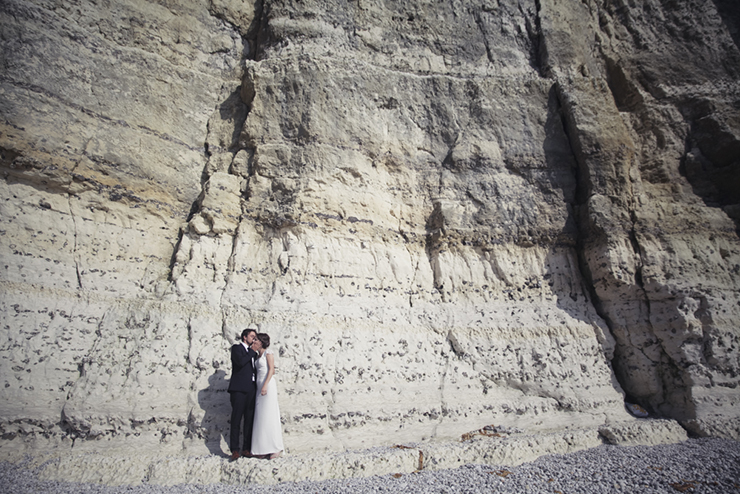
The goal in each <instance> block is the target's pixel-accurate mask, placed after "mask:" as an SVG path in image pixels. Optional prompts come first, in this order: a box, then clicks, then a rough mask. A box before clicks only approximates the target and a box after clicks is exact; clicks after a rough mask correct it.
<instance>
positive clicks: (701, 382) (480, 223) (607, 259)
mask: <svg viewBox="0 0 740 494" xmlns="http://www.w3.org/2000/svg"><path fill="white" fill-rule="evenodd" d="M739 19H740V16H739V15H738V7H737V6H736V5H735V4H734V3H733V2H731V1H729V0H715V1H711V0H683V1H668V0H665V1H659V0H650V1H644V2H629V1H626V0H584V1H576V0H568V1H563V0H537V1H535V0H531V1H530V0H491V1H485V2H466V1H458V0H451V1H446V2H429V1H424V0H414V1H403V2H392V1H385V2H371V1H367V0H356V1H331V2H330V1H322V0H311V1H302V2H292V1H287V0H286V1H272V0H271V1H267V0H265V1H263V2H256V3H250V2H240V1H229V0H211V1H206V0H202V1H178V0H169V1H159V2H157V1H151V2H139V1H134V0H123V1H120V2H105V1H101V2H85V1H81V2H76V1H72V0H68V1H65V0H61V1H45V0H37V1H32V0H7V1H4V2H2V4H1V5H0V29H1V30H0V33H1V35H0V43H1V46H0V58H1V59H2V66H3V71H2V74H0V111H1V112H2V117H3V118H2V119H0V150H1V151H2V161H1V163H0V167H1V168H2V170H1V171H2V180H0V187H1V188H2V196H1V197H2V200H1V201H0V256H1V259H2V263H0V273H1V276H0V283H1V285H2V293H3V296H2V299H1V300H0V304H1V306H2V308H1V311H0V331H2V339H1V340H0V376H2V377H1V378H0V381H1V382H0V430H2V434H3V441H2V447H3V448H11V449H14V448H16V449H17V448H21V449H22V448H38V447H41V445H49V444H51V445H68V446H72V445H74V447H75V448H83V449H84V448H90V449H101V448H105V447H109V446H110V447H113V446H119V445H123V446H126V445H138V444H146V445H151V446H156V447H157V448H160V449H161V450H166V451H179V450H182V449H185V450H187V451H196V452H197V451H201V450H205V448H208V450H210V451H211V452H218V451H220V450H221V449H223V448H225V443H224V442H223V436H224V434H227V433H228V428H229V426H228V423H227V422H228V414H229V409H230V408H229V402H228V395H227V393H226V391H225V390H226V387H227V385H228V377H229V373H230V363H229V353H228V348H229V346H230V345H231V344H232V343H233V342H234V341H235V339H236V338H237V335H238V333H239V332H241V330H242V329H243V328H244V327H247V326H249V325H252V326H258V327H259V328H260V329H261V330H262V331H265V332H267V333H269V334H270V335H271V337H272V339H273V342H274V350H275V352H276V359H277V365H278V374H277V379H278V383H279V393H280V405H281V412H282V417H283V422H284V430H285V442H286V446H287V448H288V449H289V451H291V452H301V451H309V450H317V449H329V450H342V449H355V448H362V447H369V446H375V445H381V444H392V443H397V442H402V441H424V440H428V439H450V438H459V437H460V435H461V434H462V433H465V432H469V431H471V430H474V429H477V428H479V427H482V426H484V425H486V424H498V425H503V426H506V427H517V428H521V429H525V430H528V431H543V432H545V431H552V430H562V429H564V428H566V427H590V426H599V425H604V424H610V423H619V422H624V421H630V420H633V419H632V418H631V417H630V416H629V414H628V413H627V412H626V411H625V408H624V401H625V399H627V400H629V401H630V402H632V403H639V404H641V405H642V406H643V407H645V408H646V409H648V410H649V411H650V412H651V414H652V415H653V416H661V417H666V418H671V419H675V420H678V421H680V422H681V424H682V425H684V427H686V428H687V429H689V430H690V431H692V432H693V433H696V434H700V435H720V436H728V437H735V438H737V437H738V434H740V419H739V418H738V417H739V416H740V412H739V410H740V407H738V402H739V401H740V391H738V389H737V385H738V373H739V372H740V239H739V237H738V231H739V228H740V117H739V115H740V83H739V82H738V80H739V78H740V50H739V49H738V43H739V42H740V31H739V29H740V20H739Z"/></svg>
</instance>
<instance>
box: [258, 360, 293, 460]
mask: <svg viewBox="0 0 740 494" xmlns="http://www.w3.org/2000/svg"><path fill="white" fill-rule="evenodd" d="M268 353H270V354H271V353H272V350H265V354H264V355H262V357H260V358H258V359H257V360H255V361H254V363H255V367H256V368H257V398H256V400H255V404H254V422H253V425H252V451H251V453H252V454H253V455H267V454H272V453H278V452H280V451H282V450H283V449H285V448H284V447H283V427H282V424H281V423H280V407H279V405H278V397H277V383H276V382H275V375H274V374H273V376H272V378H271V379H270V382H269V384H268V385H267V394H266V395H264V396H263V395H262V385H263V384H265V378H266V377H267V371H268V368H267V354H268Z"/></svg>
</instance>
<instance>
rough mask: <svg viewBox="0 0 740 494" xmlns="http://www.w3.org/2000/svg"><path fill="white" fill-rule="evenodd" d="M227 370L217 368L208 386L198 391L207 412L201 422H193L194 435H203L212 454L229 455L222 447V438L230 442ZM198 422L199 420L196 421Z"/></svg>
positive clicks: (199, 398) (229, 404)
mask: <svg viewBox="0 0 740 494" xmlns="http://www.w3.org/2000/svg"><path fill="white" fill-rule="evenodd" d="M228 387H229V381H228V379H226V372H225V371H223V370H217V371H216V372H214V373H213V374H212V375H211V376H210V377H209V378H208V387H207V388H205V389H202V390H200V391H198V404H199V405H200V408H201V410H203V411H204V412H205V414H204V415H203V418H202V419H201V420H200V423H199V424H198V423H194V424H191V431H192V433H193V434H194V435H197V436H198V437H201V438H202V439H203V440H204V441H205V444H206V447H207V448H208V451H210V453H211V454H212V455H218V456H223V457H226V456H228V455H227V454H226V453H225V452H224V450H223V449H222V447H221V442H222V438H223V440H224V441H226V444H228V442H229V430H230V429H229V427H230V426H229V419H230V417H231V402H230V401H229V393H228V391H227V390H228ZM196 422H197V421H196Z"/></svg>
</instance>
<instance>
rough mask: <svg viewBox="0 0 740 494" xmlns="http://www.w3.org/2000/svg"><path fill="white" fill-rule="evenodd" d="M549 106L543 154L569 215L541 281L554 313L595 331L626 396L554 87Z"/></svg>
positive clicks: (581, 188)
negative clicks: (588, 253) (587, 249)
mask: <svg viewBox="0 0 740 494" xmlns="http://www.w3.org/2000/svg"><path fill="white" fill-rule="evenodd" d="M547 105H548V108H547V115H548V116H547V121H546V122H545V140H544V142H543V150H544V154H545V160H546V163H547V170H548V178H549V181H550V183H551V184H552V185H553V187H554V188H557V189H559V190H560V191H562V195H563V201H564V202H565V207H566V208H567V217H566V221H565V224H564V225H563V227H562V229H561V230H560V231H559V232H557V233H554V235H553V236H554V237H555V238H552V239H551V241H552V243H553V244H554V245H553V247H552V248H551V249H550V251H549V253H548V256H547V260H546V268H545V272H544V276H543V278H544V282H545V283H547V284H548V285H549V286H550V291H551V292H552V293H553V294H554V296H555V303H556V305H557V307H558V309H560V310H562V311H563V312H565V313H566V314H568V315H569V316H570V317H571V318H573V319H575V320H578V321H581V322H582V323H585V324H586V325H589V326H591V327H593V328H594V333H595V336H596V338H597V340H598V342H599V345H600V346H601V350H602V352H603V353H604V355H605V356H606V360H607V362H608V364H609V366H610V367H611V370H612V372H611V385H612V387H613V388H614V389H615V390H616V391H617V392H618V393H620V394H622V395H623V396H624V395H625V388H624V386H623V385H622V383H621V382H620V380H619V378H618V372H615V369H614V365H615V364H617V363H618V362H617V361H615V355H614V354H613V352H614V343H613V341H614V340H613V338H614V335H613V334H612V330H611V327H610V326H609V324H608V319H607V318H606V317H604V314H603V311H602V308H601V303H600V300H599V297H598V295H597V294H596V290H595V289H594V286H593V280H592V276H591V273H590V271H589V269H588V264H587V263H586V261H585V259H584V256H583V250H584V240H585V239H584V235H585V234H586V230H587V228H586V227H585V225H583V221H584V220H583V218H580V217H579V211H580V209H581V207H582V205H583V203H585V201H586V200H587V197H588V187H587V186H585V185H584V183H583V182H584V180H585V179H586V177H583V176H582V172H581V170H580V169H579V164H578V160H577V158H576V153H575V151H574V150H573V145H572V142H571V136H570V135H569V133H568V124H567V121H566V116H565V114H564V109H563V108H562V106H561V104H560V98H559V96H558V91H557V88H556V86H555V85H553V86H552V87H551V88H550V91H549V94H548V104H547Z"/></svg>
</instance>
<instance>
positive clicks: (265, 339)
mask: <svg viewBox="0 0 740 494" xmlns="http://www.w3.org/2000/svg"><path fill="white" fill-rule="evenodd" d="M257 339H258V340H260V343H262V348H264V349H267V347H269V346H270V335H268V334H267V333H257Z"/></svg>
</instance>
